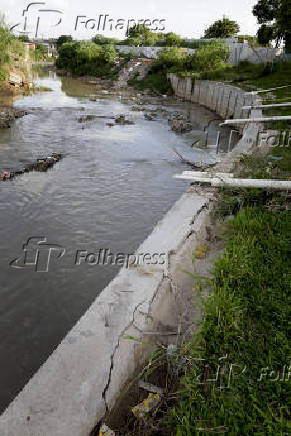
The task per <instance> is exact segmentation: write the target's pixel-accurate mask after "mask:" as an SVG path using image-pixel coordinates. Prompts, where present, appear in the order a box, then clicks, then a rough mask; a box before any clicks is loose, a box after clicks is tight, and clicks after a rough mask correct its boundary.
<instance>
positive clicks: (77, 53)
mask: <svg viewBox="0 0 291 436" xmlns="http://www.w3.org/2000/svg"><path fill="white" fill-rule="evenodd" d="M116 57H117V52H116V51H115V48H114V46H113V45H111V44H107V45H102V46H101V45H97V44H95V43H94V42H88V41H81V42H73V43H65V44H63V45H62V46H61V48H60V51H59V58H58V59H57V67H58V68H65V69H67V70H69V71H71V72H72V73H73V74H76V75H86V74H90V75H97V76H100V75H101V76H102V75H104V74H106V73H107V74H108V73H110V69H111V67H112V65H113V64H114V59H115V58H116Z"/></svg>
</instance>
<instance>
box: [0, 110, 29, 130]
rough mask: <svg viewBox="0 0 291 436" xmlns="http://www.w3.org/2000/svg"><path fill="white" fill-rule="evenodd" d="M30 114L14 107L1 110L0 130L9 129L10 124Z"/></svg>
mask: <svg viewBox="0 0 291 436" xmlns="http://www.w3.org/2000/svg"><path fill="white" fill-rule="evenodd" d="M27 114H28V112H27V111H24V110H20V109H14V108H12V107H1V108H0V128H9V127H10V122H11V121H13V120H15V119H16V118H21V117H23V116H24V115H27Z"/></svg>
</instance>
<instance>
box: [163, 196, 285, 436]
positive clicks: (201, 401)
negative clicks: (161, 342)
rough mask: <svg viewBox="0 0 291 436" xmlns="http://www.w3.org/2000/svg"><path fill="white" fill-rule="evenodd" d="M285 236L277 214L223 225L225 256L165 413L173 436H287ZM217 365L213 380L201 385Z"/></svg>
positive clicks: (252, 214) (257, 212) (254, 212)
mask: <svg viewBox="0 0 291 436" xmlns="http://www.w3.org/2000/svg"><path fill="white" fill-rule="evenodd" d="M228 195H229V194H228ZM240 196H241V197H243V196H244V194H243V193H242V192H241V193H240ZM247 196H248V194H247ZM237 199H238V197H237ZM248 202H250V200H249V199H246V203H248ZM290 234H291V220H290V212H288V211H283V210H282V211H276V210H264V209H263V208H257V207H252V206H248V207H245V208H242V209H241V210H240V211H239V212H238V214H237V215H236V216H235V218H234V219H232V220H231V221H229V222H228V223H227V225H226V227H225V237H227V240H228V243H227V247H226V251H225V253H224V255H223V256H222V257H221V258H220V259H219V260H218V261H217V262H216V264H215V268H214V280H213V289H212V292H211V293H210V297H209V299H207V301H206V303H205V305H204V315H203V319H202V323H201V330H200V332H199V334H198V335H195V337H194V339H193V342H191V343H190V344H188V346H187V357H188V359H189V361H190V364H189V367H188V368H187V372H186V376H185V377H184V378H183V379H182V380H181V385H180V388H179V390H178V394H177V405H176V407H174V408H173V409H172V410H171V412H170V416H171V421H170V427H171V428H173V429H174V430H173V434H176V435H179V436H182V435H183V436H184V435H185V436H186V435H187V436H188V435H189V436H190V435H191V436H192V435H206V434H209V433H215V434H216V433H226V434H229V435H237V434H240V435H250V434H256V435H272V436H273V435H284V434H289V433H290V430H291V422H290V397H289V396H288V392H290V391H289V390H290V374H289V377H288V371H289V368H290V367H289V365H290V352H291V349H290V343H289V342H288V337H289V338H290V327H288V323H289V320H290V315H291V310H290V308H291V298H290V295H291V293H290V291H291V285H290V266H291V265H290V244H291V238H290ZM200 359H201V360H200ZM218 365H221V366H220V371H219V375H218V378H217V381H210V382H209V381H207V380H209V379H212V380H213V379H215V374H216V372H217V370H218V368H219V366H218ZM201 382H202V383H201ZM199 383H201V384H199Z"/></svg>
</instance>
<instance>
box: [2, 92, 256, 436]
mask: <svg viewBox="0 0 291 436" xmlns="http://www.w3.org/2000/svg"><path fill="white" fill-rule="evenodd" d="M202 86H203V85H202ZM217 95H219V94H218V92H217ZM211 109H213V107H212V106H211ZM258 129H259V126H256V125H254V124H249V125H248V126H246V128H245V131H244V135H243V137H242V139H241V141H240V142H239V144H238V145H237V147H236V148H235V149H234V150H233V151H232V152H231V153H229V154H228V155H227V158H226V159H224V160H223V161H222V162H221V163H220V164H219V166H218V167H219V168H218V169H219V170H221V171H230V170H231V169H232V167H233V165H234V164H235V162H236V160H237V159H238V158H239V156H240V155H241V153H245V152H248V151H250V150H251V148H252V147H253V145H254V143H255V139H256V137H257V133H258ZM214 207H215V190H208V189H204V188H203V189H202V188H201V189H200V190H197V189H196V188H193V187H191V188H190V189H189V190H188V191H187V192H186V193H185V194H183V196H182V197H181V198H180V199H179V200H178V201H177V202H176V203H175V205H174V206H173V207H172V209H171V210H170V211H169V212H168V213H167V214H166V215H165V217H164V218H163V220H162V221H161V222H159V223H158V224H157V226H156V227H155V229H154V231H153V232H152V234H151V235H150V236H149V237H148V238H147V239H146V240H145V241H144V243H143V244H142V245H141V246H140V247H139V249H138V250H137V253H139V254H140V253H149V254H154V253H160V254H162V253H164V254H166V255H167V256H166V259H167V261H166V262H165V263H164V264H163V265H162V264H160V265H148V264H147V262H146V261H144V262H143V263H142V264H139V265H138V266H132V267H131V268H129V269H126V268H123V269H122V270H121V271H120V272H119V274H118V275H117V276H116V277H115V279H114V280H113V281H112V282H111V283H110V284H109V285H108V287H107V288H106V289H104V291H103V292H102V293H101V294H100V296H99V297H98V298H97V299H96V300H95V302H94V303H93V304H92V306H91V307H90V308H89V310H88V311H87V312H86V313H85V315H84V316H83V317H82V318H81V319H80V320H79V322H78V323H77V324H76V325H75V327H74V328H73V329H72V330H71V331H70V332H69V333H68V335H67V336H66V337H65V338H64V339H63V341H62V342H61V344H60V345H59V346H58V348H57V349H56V350H55V351H54V353H53V354H52V355H51V356H50V358H49V359H48V360H47V361H46V362H45V364H44V365H43V366H42V367H41V368H40V369H39V371H38V372H37V373H36V374H35V375H34V376H33V378H32V379H31V380H30V382H29V383H28V384H27V385H26V386H25V388H24V389H23V390H22V392H21V393H20V394H19V395H18V396H17V397H16V399H15V400H14V401H13V402H12V403H11V404H10V406H9V407H8V408H7V409H6V411H5V412H4V413H3V415H2V416H1V417H0V434H1V436H15V435H21V436H72V435H74V436H88V435H89V433H90V431H91V430H92V428H93V427H94V426H95V425H96V423H97V422H98V421H99V420H100V419H101V418H102V417H103V416H104V414H105V412H106V411H107V410H110V409H111V408H112V407H113V406H114V403H115V402H116V400H117V398H118V397H119V395H120V393H121V392H122V390H123V389H124V387H125V386H126V383H127V382H128V380H130V379H131V378H132V376H133V375H134V374H135V373H136V371H137V370H138V369H139V368H140V367H141V366H142V365H143V364H144V362H145V361H146V359H147V358H148V357H149V355H150V353H151V351H152V350H151V347H149V346H147V345H145V344H144V343H140V342H137V341H133V340H129V339H128V338H126V336H131V337H135V338H138V339H144V341H145V342H154V340H153V338H157V337H158V338H159V337H160V338H162V339H163V341H165V340H166V338H168V341H169V342H171V343H172V342H173V340H174V341H175V336H176V335H178V334H179V331H178V330H179V328H178V326H179V325H180V323H181V319H182V318H183V316H184V315H185V313H187V310H188V309H189V305H194V315H195V317H196V318H197V319H198V318H199V315H200V312H199V306H198V303H197V305H195V296H194V301H193V295H192V283H191V279H190V278H188V276H187V275H185V274H184V273H182V272H181V270H182V268H184V269H190V268H191V258H192V253H193V251H194V249H195V247H196V246H197V245H198V244H200V243H201V240H205V238H207V234H208V232H209V226H210V212H211V210H212V209H213V208H214ZM169 332H170V334H169Z"/></svg>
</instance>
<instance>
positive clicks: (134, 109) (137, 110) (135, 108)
mask: <svg viewBox="0 0 291 436" xmlns="http://www.w3.org/2000/svg"><path fill="white" fill-rule="evenodd" d="M131 110H132V111H133V112H143V111H144V110H145V108H144V107H143V106H139V105H135V106H132V108H131Z"/></svg>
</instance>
